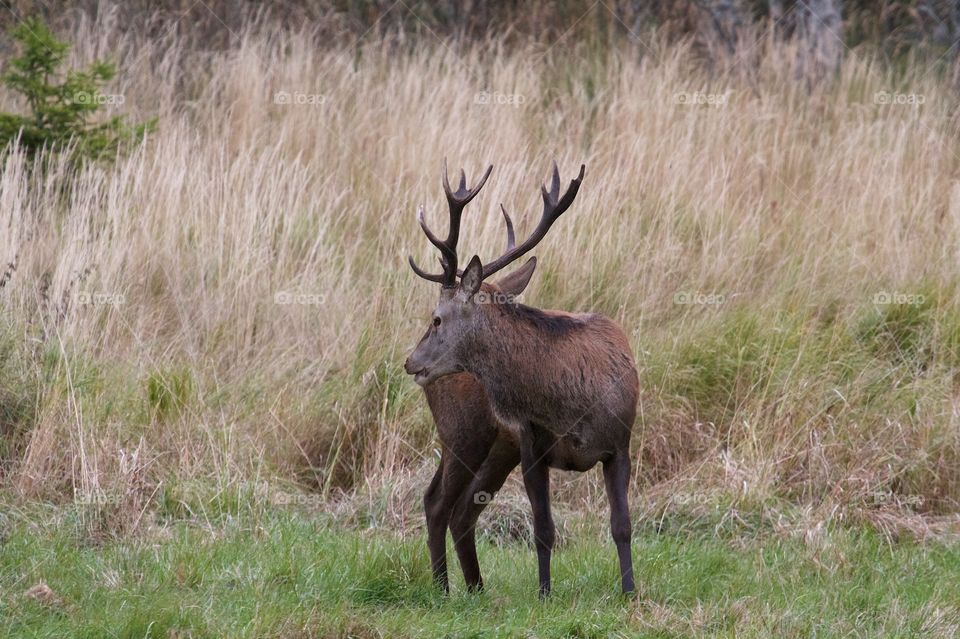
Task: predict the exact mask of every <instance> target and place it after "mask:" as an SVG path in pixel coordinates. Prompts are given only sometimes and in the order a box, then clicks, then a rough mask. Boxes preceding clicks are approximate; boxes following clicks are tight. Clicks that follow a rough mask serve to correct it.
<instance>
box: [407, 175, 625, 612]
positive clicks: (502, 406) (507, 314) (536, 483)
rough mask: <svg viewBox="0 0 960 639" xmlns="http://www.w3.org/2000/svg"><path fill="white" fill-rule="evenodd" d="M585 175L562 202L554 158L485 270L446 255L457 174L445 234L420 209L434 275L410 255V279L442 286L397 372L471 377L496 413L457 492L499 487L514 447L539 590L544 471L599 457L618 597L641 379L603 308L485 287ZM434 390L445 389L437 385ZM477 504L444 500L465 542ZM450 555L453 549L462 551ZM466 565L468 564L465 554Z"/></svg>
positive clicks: (546, 535)
mask: <svg viewBox="0 0 960 639" xmlns="http://www.w3.org/2000/svg"><path fill="white" fill-rule="evenodd" d="M584 170H585V167H583V166H581V167H580V174H579V176H578V177H577V178H576V179H575V180H573V181H572V182H571V183H570V186H569V187H568V188H567V190H566V192H565V193H564V194H563V196H562V197H561V196H560V174H559V172H558V171H557V167H556V164H554V167H553V179H552V182H551V186H550V190H549V191H548V190H547V189H546V187H543V188H542V195H543V213H542V215H541V218H540V223H539V224H538V225H537V227H536V228H535V229H534V231H533V233H532V234H531V235H530V237H529V238H527V239H526V240H525V241H524V242H523V243H521V244H520V245H519V246H513V247H512V248H508V250H507V251H506V252H505V253H504V254H503V255H501V256H500V257H499V258H497V259H496V260H494V261H492V262H489V263H488V264H486V265H484V264H482V263H481V261H480V258H479V257H478V256H476V255H474V256H473V258H472V259H471V260H470V262H469V264H468V265H467V267H466V269H464V270H463V271H462V272H461V271H459V270H458V269H457V262H458V260H457V252H456V248H457V240H458V239H459V231H460V215H461V213H462V211H463V207H464V206H465V205H466V203H467V202H469V201H470V200H471V199H472V198H473V197H474V196H475V195H476V193H477V192H478V191H479V187H478V188H475V189H474V190H472V191H466V189H465V184H464V182H465V180H464V179H463V178H462V177H461V188H460V190H459V191H458V194H463V197H462V198H460V199H459V200H457V201H458V206H456V207H454V206H453V204H452V203H451V207H450V231H449V233H448V235H447V239H446V240H440V239H439V238H438V237H437V236H436V235H434V234H433V232H431V231H430V229H429V228H428V227H427V225H426V223H425V222H424V220H423V211H422V209H421V210H420V211H418V221H419V222H420V226H421V227H422V229H423V232H424V233H425V234H426V236H427V239H429V240H430V242H431V243H432V244H433V245H434V246H435V247H437V249H438V250H439V251H440V254H441V259H440V262H441V265H442V267H443V272H442V273H440V274H432V273H427V272H426V271H424V270H422V269H421V268H419V267H418V266H417V265H416V264H415V263H414V262H413V260H412V259H411V260H410V265H411V267H412V268H413V270H414V272H416V274H417V275H419V276H420V277H422V278H424V279H427V280H430V281H432V282H438V283H440V284H441V285H442V288H441V293H440V301H439V303H438V304H437V307H436V309H435V310H434V312H433V315H432V318H431V321H430V326H429V328H428V329H427V332H426V333H425V334H424V336H423V338H422V339H421V340H420V343H419V344H417V347H416V349H415V350H414V351H413V353H412V354H411V355H410V357H408V358H407V361H406V363H405V364H404V368H405V369H406V371H407V373H409V374H411V375H414V381H415V382H417V383H418V384H420V385H421V386H423V387H425V388H427V387H431V386H432V385H434V384H436V382H437V380H442V379H443V378H444V377H446V376H451V375H453V374H460V373H464V372H466V373H469V374H471V375H473V376H474V377H475V378H476V379H477V380H479V383H480V384H481V385H482V387H483V390H484V391H485V393H486V397H487V399H488V401H489V410H491V411H492V414H493V415H494V416H495V418H496V419H495V422H494V424H495V427H496V429H497V435H496V438H495V442H502V445H499V446H498V445H496V444H494V445H492V446H491V448H490V452H489V453H488V454H487V456H486V458H485V459H484V460H483V461H482V463H481V464H480V466H479V468H478V469H477V470H476V471H475V472H474V477H473V478H472V480H471V481H470V483H469V486H468V487H467V490H466V494H467V495H479V494H481V491H482V492H491V493H492V492H493V491H490V490H489V487H491V486H496V487H497V488H499V486H500V485H502V483H503V481H504V479H505V478H506V476H507V474H509V472H510V470H511V469H512V468H513V466H514V465H515V464H516V461H515V455H516V454H515V453H513V451H514V450H515V449H519V457H520V467H521V470H522V472H523V482H524V487H525V488H526V491H527V496H528V497H529V499H530V505H531V508H532V511H533V532H534V537H535V545H536V549H537V562H538V566H539V577H540V595H541V596H545V595H546V594H548V593H549V592H550V554H551V551H552V548H553V543H554V537H555V532H554V525H553V519H552V517H551V514H550V471H549V469H550V468H558V469H563V470H576V471H580V472H583V471H586V470H589V469H590V468H592V467H593V466H595V465H596V463H597V462H602V463H603V475H604V481H605V484H606V489H607V497H608V499H609V501H610V525H611V530H612V533H613V539H614V542H615V543H616V546H617V554H618V556H619V561H620V577H621V586H622V589H623V591H624V592H625V593H626V592H632V591H633V589H634V581H633V566H632V559H631V550H630V536H631V524H630V515H629V508H628V505H627V486H628V483H629V479H630V453H629V447H630V432H631V429H632V427H633V421H634V418H635V416H636V406H637V397H638V393H639V380H638V377H637V370H636V365H635V364H634V361H633V355H632V353H631V352H630V345H629V342H628V341H627V338H626V336H625V335H624V334H623V331H622V330H620V328H619V327H618V326H617V325H616V323H614V322H613V321H612V320H610V319H608V318H606V317H604V316H602V315H596V314H571V313H565V312H562V311H543V310H539V309H536V308H531V307H528V306H524V305H523V304H519V303H516V302H515V301H514V300H513V299H512V298H511V296H509V295H504V294H503V291H502V290H501V289H500V288H499V287H498V286H495V285H491V284H488V283H484V282H483V280H484V279H485V278H487V277H489V276H491V275H493V274H494V273H496V272H498V271H500V270H502V269H503V268H505V267H506V266H508V265H509V264H511V263H512V262H514V261H515V260H517V259H518V258H519V257H521V256H523V255H524V254H526V253H527V252H529V251H530V250H532V249H533V248H534V247H535V246H536V245H537V244H538V243H539V242H540V241H541V240H542V239H543V238H544V236H545V235H546V234H547V232H548V231H549V229H550V227H551V225H552V224H553V223H554V222H555V221H556V220H557V219H558V218H559V217H560V216H561V215H562V214H563V213H564V212H565V211H566V210H567V209H568V208H569V207H570V205H571V204H573V201H574V199H575V198H576V196H577V192H578V190H579V188H580V183H581V181H582V180H583V174H584ZM488 174H489V169H488ZM485 179H486V176H484V180H485ZM482 184H483V182H481V186H482ZM448 191H449V189H448ZM448 199H449V198H448ZM461 200H463V201H462V203H459V202H460V201H461ZM504 213H506V211H504ZM458 276H459V277H460V282H459V284H457V283H456V278H457V277H458ZM454 390H456V389H454ZM434 392H436V393H443V392H445V391H444V390H443V388H438V389H436V390H435V391H434ZM449 396H450V397H462V396H456V395H449ZM484 410H486V409H484ZM501 451H502V452H501ZM480 501H484V500H480V499H472V500H469V502H473V503H469V502H465V501H464V500H461V501H459V502H458V503H457V504H456V505H455V506H454V508H453V511H452V512H451V514H450V528H451V532H452V533H453V534H454V536H455V537H456V535H457V532H456V531H457V527H460V528H461V530H462V531H463V532H464V534H467V535H469V536H471V537H472V534H473V526H474V523H475V521H476V519H477V516H478V515H479V512H480V510H482V509H483V505H484V504H481V503H477V502H480ZM467 524H468V525H467ZM457 550H458V554H459V553H460V548H459V547H458V548H457ZM472 560H473V562H475V555H474V557H473V558H472ZM470 579H471V577H470V576H468V577H467V580H468V585H473V586H474V587H479V586H480V582H479V572H477V573H476V581H475V582H473V583H471V581H470Z"/></svg>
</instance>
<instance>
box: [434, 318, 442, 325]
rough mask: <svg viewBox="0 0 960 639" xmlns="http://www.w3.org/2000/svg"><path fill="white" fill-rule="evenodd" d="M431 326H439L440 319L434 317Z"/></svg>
mask: <svg viewBox="0 0 960 639" xmlns="http://www.w3.org/2000/svg"><path fill="white" fill-rule="evenodd" d="M433 325H434V326H440V318H439V317H434V318H433Z"/></svg>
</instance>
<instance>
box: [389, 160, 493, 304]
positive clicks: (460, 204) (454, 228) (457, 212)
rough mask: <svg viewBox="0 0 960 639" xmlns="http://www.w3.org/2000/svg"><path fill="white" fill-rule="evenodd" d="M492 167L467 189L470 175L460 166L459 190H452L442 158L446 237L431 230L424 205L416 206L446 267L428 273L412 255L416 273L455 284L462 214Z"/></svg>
mask: <svg viewBox="0 0 960 639" xmlns="http://www.w3.org/2000/svg"><path fill="white" fill-rule="evenodd" d="M491 171H493V165H490V166H488V167H487V171H486V173H484V174H483V177H482V178H480V183H479V184H477V186H475V187H473V188H472V189H467V176H466V174H465V173H464V172H463V169H460V185H459V186H458V187H457V190H456V191H452V190H451V189H450V182H449V180H448V179H447V160H446V159H444V160H443V190H444V192H445V193H446V194H447V204H448V205H449V207H450V230H449V231H447V239H446V240H440V239H439V238H438V237H437V236H436V235H434V234H433V233H432V232H431V231H430V228H429V227H428V226H427V223H426V222H425V221H424V219H423V207H422V206H421V207H419V208H418V209H417V222H419V223H420V228H422V229H423V232H424V234H425V235H426V236H427V239H428V240H430V243H431V244H433V245H434V246H436V247H437V248H438V249H439V250H440V255H441V258H440V266H441V267H442V268H443V273H438V274H433V273H427V272H426V271H424V270H423V269H421V268H420V267H419V266H417V264H416V262H414V261H413V256H410V257H408V258H407V261H408V262H410V268H412V269H413V272H414V273H416V274H417V275H419V276H420V277H422V278H423V279H425V280H429V281H431V282H439V283H440V284H443V285H444V286H453V285H454V284H456V280H457V242H458V241H459V239H460V216H461V215H462V214H463V209H464V207H466V206H467V204H469V203H470V200H472V199H473V198H475V197H476V196H477V193H479V192H480V189H482V188H483V185H484V184H486V182H487V178H488V177H490V172H491Z"/></svg>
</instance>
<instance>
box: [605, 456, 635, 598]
mask: <svg viewBox="0 0 960 639" xmlns="http://www.w3.org/2000/svg"><path fill="white" fill-rule="evenodd" d="M603 480H604V483H605V484H606V487H607V499H608V500H609V501H610V531H611V533H612V534H613V541H614V543H615V544H616V545H617V556H618V557H619V559H620V581H621V587H622V589H623V592H624V593H625V594H626V593H631V592H633V589H634V583H633V558H632V556H631V550H630V537H631V533H632V530H631V524H630V508H629V506H628V504H627V488H628V486H629V484H630V455H629V453H627V452H626V451H621V452H618V453H616V454H615V455H614V456H613V457H612V458H611V459H609V460H607V461H605V462H604V463H603Z"/></svg>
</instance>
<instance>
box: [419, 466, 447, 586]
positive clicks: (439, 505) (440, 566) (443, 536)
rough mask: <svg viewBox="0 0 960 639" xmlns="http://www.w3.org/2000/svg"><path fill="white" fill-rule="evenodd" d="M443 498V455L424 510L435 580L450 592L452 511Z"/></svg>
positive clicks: (425, 494) (424, 497)
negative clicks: (449, 525) (448, 533)
mask: <svg viewBox="0 0 960 639" xmlns="http://www.w3.org/2000/svg"><path fill="white" fill-rule="evenodd" d="M443 502H444V498H443V457H442V456H441V458H440V465H439V466H438V467H437V472H436V474H435V475H434V476H433V480H432V481H431V482H430V487H429V488H427V492H426V493H424V495H423V512H424V515H425V516H426V519H427V548H428V549H429V550H430V565H431V567H432V568H433V581H434V583H436V584H437V585H438V586H439V587H440V588H442V589H443V591H444V592H450V584H449V581H448V579H447V522H448V521H449V519H450V512H449V510H447V508H446V507H445V506H444V503H443Z"/></svg>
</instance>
